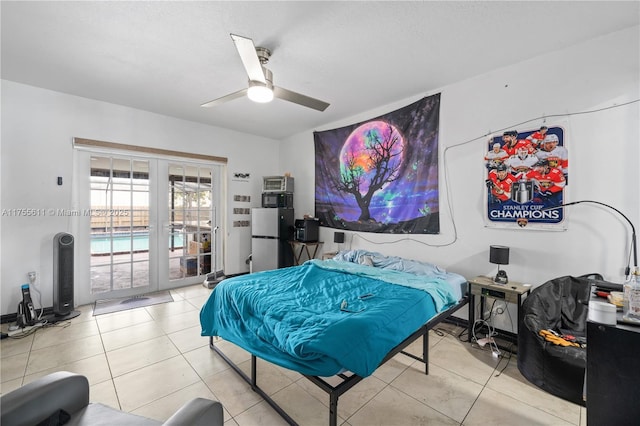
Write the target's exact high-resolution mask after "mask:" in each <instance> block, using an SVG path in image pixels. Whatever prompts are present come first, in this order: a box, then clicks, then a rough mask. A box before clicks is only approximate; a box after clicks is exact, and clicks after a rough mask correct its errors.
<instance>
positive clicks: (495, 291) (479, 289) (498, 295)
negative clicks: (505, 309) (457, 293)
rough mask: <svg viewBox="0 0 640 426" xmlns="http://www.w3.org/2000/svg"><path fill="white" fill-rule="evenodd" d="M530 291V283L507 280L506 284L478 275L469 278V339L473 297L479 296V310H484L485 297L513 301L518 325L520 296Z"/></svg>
mask: <svg viewBox="0 0 640 426" xmlns="http://www.w3.org/2000/svg"><path fill="white" fill-rule="evenodd" d="M530 291H531V285H524V284H522V283H519V282H516V281H509V282H508V283H507V284H497V283H495V282H494V281H493V278H490V277H485V276H478V277H475V278H471V279H470V280H469V329H468V333H469V338H468V341H469V342H470V341H471V337H472V335H473V324H474V322H475V320H476V318H475V315H476V312H475V308H476V305H475V298H476V296H480V312H481V313H482V312H484V302H485V298H487V297H489V298H492V299H498V300H504V301H505V302H508V303H515V304H516V306H517V310H518V327H519V326H520V325H519V324H520V323H521V322H522V310H521V309H520V307H521V305H522V296H524V295H528V294H529V292H530Z"/></svg>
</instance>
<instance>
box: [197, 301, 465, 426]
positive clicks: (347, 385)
mask: <svg viewBox="0 0 640 426" xmlns="http://www.w3.org/2000/svg"><path fill="white" fill-rule="evenodd" d="M468 302H469V296H465V297H463V298H462V299H461V300H460V301H459V302H458V303H457V304H456V305H454V306H452V307H451V308H449V309H447V310H446V311H443V312H441V313H439V314H438V315H436V316H434V317H433V318H431V319H430V320H429V321H427V323H426V324H424V325H423V326H421V327H420V328H419V329H418V330H416V331H415V332H413V333H412V334H411V335H410V336H409V337H407V338H406V339H405V340H403V341H402V342H401V343H400V344H399V345H398V346H396V347H395V348H393V349H392V350H391V351H390V352H389V353H388V354H387V356H385V357H384V359H383V360H382V362H380V365H383V364H384V363H386V362H387V361H389V360H390V359H391V358H393V357H394V356H395V355H397V354H398V353H402V354H404V355H406V356H408V357H411V358H413V359H416V360H418V361H421V362H423V363H424V366H425V367H424V374H429V330H431V329H432V328H433V327H435V326H436V325H438V324H440V323H441V322H442V321H444V320H445V319H447V318H448V317H450V316H451V315H452V314H453V313H454V312H456V311H457V310H459V309H460V308H462V307H463V306H465V305H466V304H467V303H468ZM421 336H422V357H419V356H416V355H413V354H411V353H408V352H405V351H404V349H405V348H406V347H407V346H409V345H410V344H411V343H413V342H414V341H416V340H417V339H418V338H419V337H421ZM209 347H210V348H211V349H213V350H214V351H216V353H217V354H218V355H220V356H221V357H222V359H224V360H225V361H226V362H227V364H229V366H230V367H231V368H233V369H234V370H235V371H236V373H238V374H239V375H240V377H242V378H243V379H244V380H245V381H246V382H247V383H248V384H249V385H250V386H251V389H252V390H253V391H254V392H256V393H257V394H258V395H260V396H261V397H262V398H263V399H264V400H265V401H266V402H267V403H268V404H269V405H270V406H271V407H273V409H274V410H276V412H277V413H278V414H280V416H282V418H283V419H284V420H285V421H286V422H287V423H289V424H290V425H291V426H297V425H298V423H297V422H296V421H295V420H293V419H292V418H291V417H290V416H289V415H288V414H287V413H286V411H284V410H283V409H282V408H281V407H280V406H279V405H278V404H277V403H276V402H275V401H274V400H273V399H272V398H271V397H270V396H269V395H267V393H266V392H265V391H264V390H262V389H261V388H260V387H259V386H258V372H257V361H256V356H255V355H253V354H251V377H249V376H247V375H246V374H245V373H244V371H242V370H241V369H240V367H238V366H237V365H236V364H235V363H234V362H233V361H232V360H231V359H230V358H229V357H227V356H226V355H225V354H224V353H223V352H222V350H221V349H219V348H218V347H216V346H215V344H214V342H213V336H211V337H209ZM303 376H304V377H306V378H307V379H309V380H310V381H311V382H313V383H315V384H316V385H317V386H318V387H319V388H320V389H322V390H324V391H325V392H327V393H328V394H329V425H330V426H337V424H338V398H339V397H340V396H341V395H342V394H344V393H345V392H347V391H348V390H349V389H351V388H352V387H354V386H355V385H356V384H358V383H359V382H360V381H361V380H363V379H364V378H363V377H360V376H358V375H357V374H351V375H347V374H343V373H340V374H338V375H337V376H339V377H340V378H341V379H342V382H341V383H339V384H337V385H331V384H329V383H328V382H327V381H326V380H324V379H323V378H321V377H319V376H308V375H306V374H303Z"/></svg>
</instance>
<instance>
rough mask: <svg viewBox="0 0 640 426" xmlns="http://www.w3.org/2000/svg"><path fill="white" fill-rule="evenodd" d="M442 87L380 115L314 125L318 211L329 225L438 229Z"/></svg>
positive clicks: (390, 229)
mask: <svg viewBox="0 0 640 426" xmlns="http://www.w3.org/2000/svg"><path fill="white" fill-rule="evenodd" d="M439 104H440V95H439V94H438V95H433V96H430V97H427V98H423V99H421V100H420V101H418V102H415V103H413V104H411V105H408V106H406V107H404V108H401V109H399V110H396V111H393V112H391V113H389V114H386V115H384V116H381V117H377V118H375V119H372V120H369V121H366V122H362V123H358V124H354V125H351V126H346V127H343V128H339V129H334V130H329V131H325V132H315V133H314V140H315V149H316V217H318V218H319V219H320V224H321V225H323V226H329V227H332V228H340V229H349V230H358V231H366V232H385V233H423V234H424V233H429V234H435V233H438V232H439V216H438V210H439V209H438V121H439Z"/></svg>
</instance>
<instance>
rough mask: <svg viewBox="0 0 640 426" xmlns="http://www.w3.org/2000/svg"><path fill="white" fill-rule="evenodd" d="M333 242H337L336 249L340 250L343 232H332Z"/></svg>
mask: <svg viewBox="0 0 640 426" xmlns="http://www.w3.org/2000/svg"><path fill="white" fill-rule="evenodd" d="M333 242H334V243H336V244H338V251H340V244H342V243H344V232H334V233H333Z"/></svg>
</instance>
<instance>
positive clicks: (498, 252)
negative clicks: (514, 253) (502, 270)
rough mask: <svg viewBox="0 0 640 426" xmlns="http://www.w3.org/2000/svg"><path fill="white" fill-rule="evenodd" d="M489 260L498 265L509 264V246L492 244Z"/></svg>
mask: <svg viewBox="0 0 640 426" xmlns="http://www.w3.org/2000/svg"><path fill="white" fill-rule="evenodd" d="M489 262H491V263H495V264H496V265H508V264H509V247H506V246H490V247H489Z"/></svg>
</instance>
